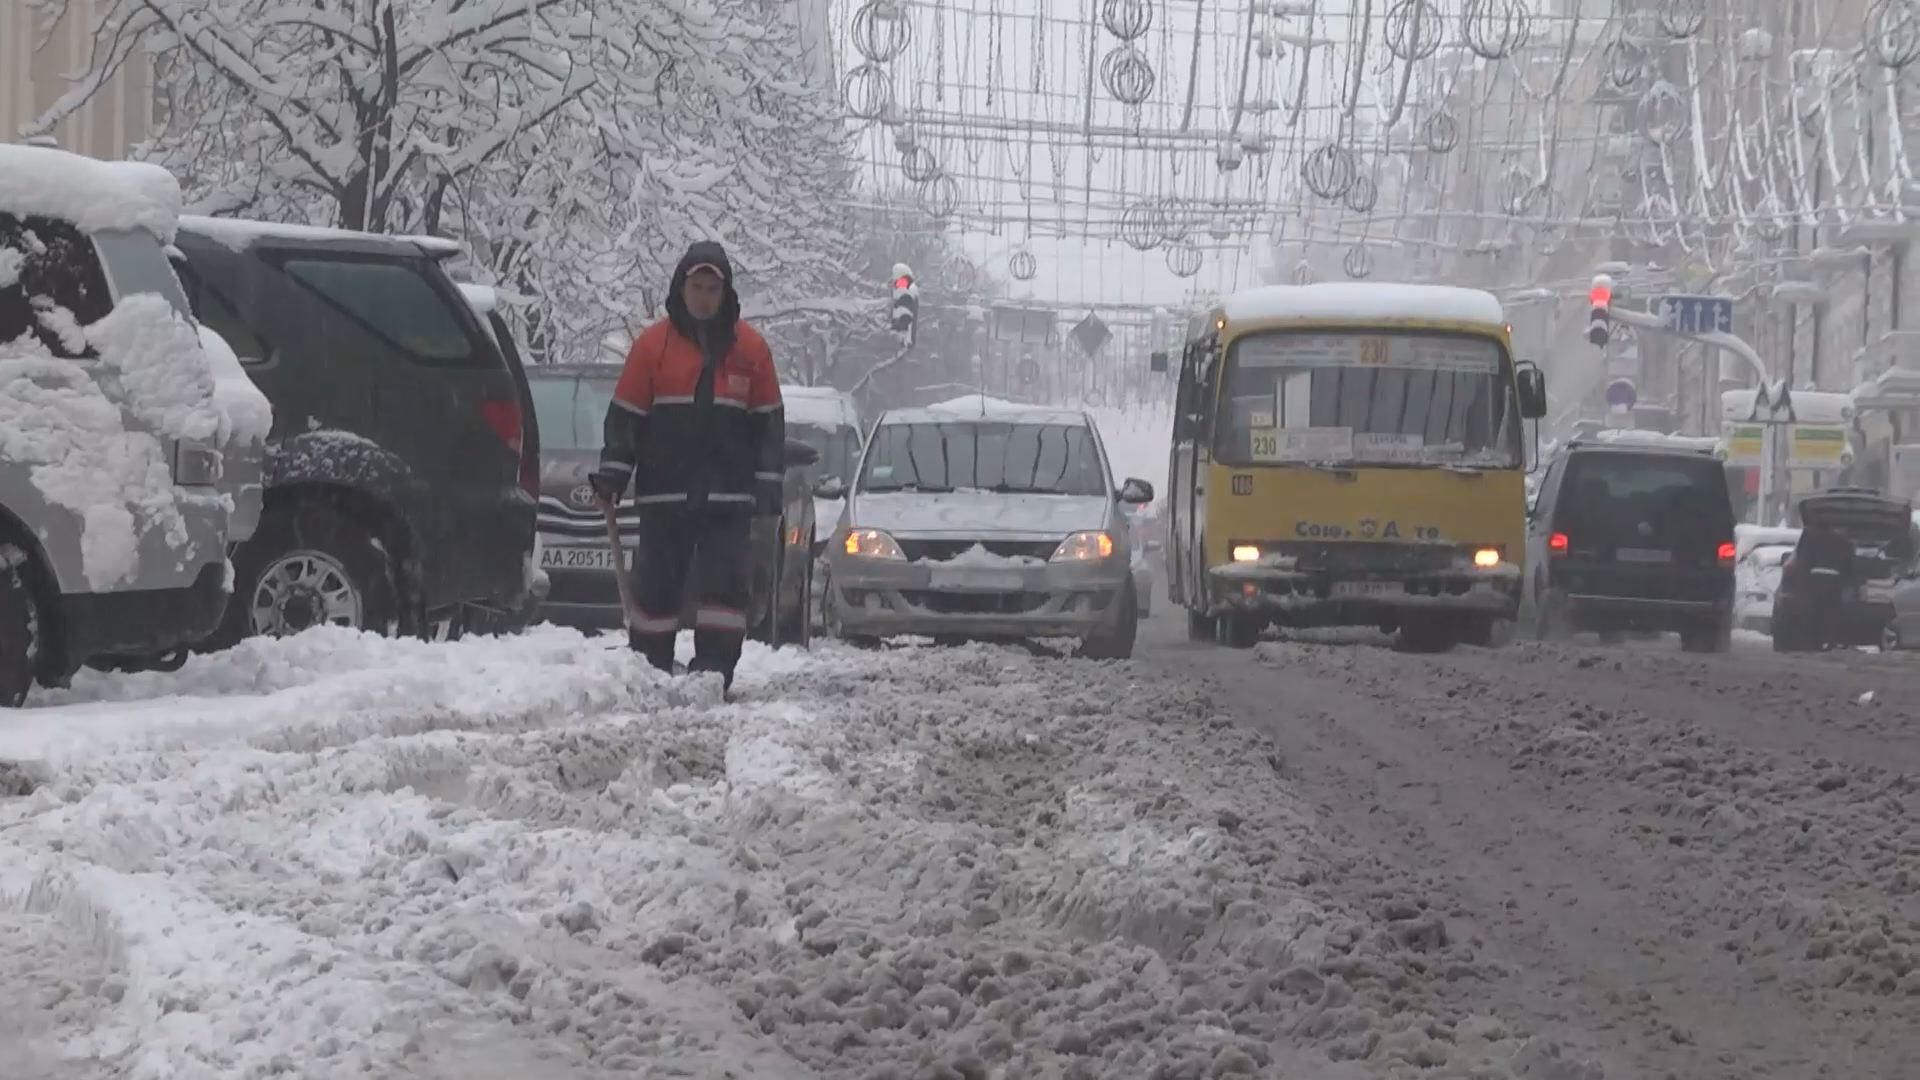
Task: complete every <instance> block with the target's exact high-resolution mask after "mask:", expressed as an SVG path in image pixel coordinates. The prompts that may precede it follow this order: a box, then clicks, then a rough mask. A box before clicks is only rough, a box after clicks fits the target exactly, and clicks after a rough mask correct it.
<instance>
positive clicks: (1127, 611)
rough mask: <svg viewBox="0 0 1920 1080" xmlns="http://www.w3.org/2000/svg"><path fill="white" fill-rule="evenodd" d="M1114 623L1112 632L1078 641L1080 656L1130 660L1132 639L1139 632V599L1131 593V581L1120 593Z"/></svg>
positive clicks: (1095, 658) (1097, 658)
mask: <svg viewBox="0 0 1920 1080" xmlns="http://www.w3.org/2000/svg"><path fill="white" fill-rule="evenodd" d="M1115 618H1116V620H1117V621H1116V625H1115V626H1114V628H1113V630H1112V632H1110V633H1106V634H1102V635H1100V636H1098V637H1090V638H1087V639H1086V640H1085V641H1083V642H1081V643H1080V656H1081V657H1082V658H1083V659H1086V660H1131V659H1132V658H1133V643H1134V639H1135V638H1137V637H1138V636H1139V633H1140V601H1139V598H1138V597H1136V596H1134V594H1133V583H1132V582H1131V581H1129V582H1128V583H1127V588H1126V591H1125V592H1123V593H1121V594H1120V614H1119V615H1118V616H1116V617H1115Z"/></svg>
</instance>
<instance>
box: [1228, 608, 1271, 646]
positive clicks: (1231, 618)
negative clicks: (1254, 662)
mask: <svg viewBox="0 0 1920 1080" xmlns="http://www.w3.org/2000/svg"><path fill="white" fill-rule="evenodd" d="M1263 629H1265V626H1264V624H1263V623H1262V622H1261V621H1260V619H1259V617H1257V616H1254V615H1249V614H1247V613H1246V612H1244V611H1232V612H1228V613H1227V614H1225V615H1222V616H1220V637H1221V641H1222V643H1223V644H1225V645H1226V647H1227V648H1229V649H1251V648H1253V647H1254V646H1255V645H1256V644H1258V643H1259V641H1260V631H1261V630H1263Z"/></svg>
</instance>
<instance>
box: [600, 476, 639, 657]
mask: <svg viewBox="0 0 1920 1080" xmlns="http://www.w3.org/2000/svg"><path fill="white" fill-rule="evenodd" d="M600 509H601V511H602V512H603V513H604V515H605V517H606V519H607V547H608V548H609V549H611V550H612V552H613V583H614V585H615V586H617V587H618V588H619V590H620V614H621V616H622V618H623V619H624V620H625V621H626V624H627V629H629V630H631V629H633V626H634V623H635V621H636V619H637V611H638V609H637V608H636V607H635V605H634V600H633V578H632V577H630V576H629V575H628V573H627V549H626V545H625V544H622V543H621V542H620V521H619V519H618V518H617V517H616V516H615V511H614V506H613V504H612V503H611V502H607V501H604V500H603V501H602V502H601V503H600Z"/></svg>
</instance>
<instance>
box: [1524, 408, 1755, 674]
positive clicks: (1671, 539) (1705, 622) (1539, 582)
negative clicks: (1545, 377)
mask: <svg viewBox="0 0 1920 1080" xmlns="http://www.w3.org/2000/svg"><path fill="white" fill-rule="evenodd" d="M1733 525H1734V521H1733V505H1732V501H1731V499H1730V497H1729V495H1728V491H1727V470H1726V467H1725V465H1723V464H1722V463H1721V461H1720V460H1719V459H1718V458H1716V457H1715V456H1713V454H1712V453H1711V452H1709V451H1705V450H1692V449H1680V448H1668V447H1660V446H1649V445H1638V444H1631V443H1623V444H1606V443H1589V442H1583V441H1578V440H1576V441H1574V442H1573V443H1571V444H1569V445H1568V447H1567V448H1566V449H1565V450H1564V451H1562V452H1561V454H1560V455H1559V456H1558V457H1556V458H1555V459H1554V460H1553V463H1552V464H1551V465H1549V466H1548V467H1547V473H1546V476H1545V477H1544V478H1543V479H1542V480H1541V482H1540V492H1539V497H1538V499H1537V501H1536V502H1535V504H1534V507H1533V509H1532V511H1531V512H1529V514H1528V515H1527V574H1528V583H1527V592H1528V594H1529V595H1530V597H1531V598H1532V602H1533V609H1534V617H1535V619H1536V620H1537V626H1538V629H1539V633H1540V636H1541V637H1545V638H1553V637H1560V636H1564V635H1565V634H1567V633H1570V632H1572V631H1575V630H1596V631H1599V632H1600V633H1601V634H1602V635H1607V636H1611V635H1614V634H1619V633H1622V632H1626V631H1655V632H1660V631H1670V632H1678V633H1679V634H1680V641H1681V645H1682V646H1683V647H1684V648H1686V649H1687V650H1688V651H1690V652H1724V651H1725V650H1726V649H1727V647H1728V644H1729V640H1730V638H1731V635H1732V630H1733V593H1734V589H1733V565H1734V555H1735V547H1734V539H1733Z"/></svg>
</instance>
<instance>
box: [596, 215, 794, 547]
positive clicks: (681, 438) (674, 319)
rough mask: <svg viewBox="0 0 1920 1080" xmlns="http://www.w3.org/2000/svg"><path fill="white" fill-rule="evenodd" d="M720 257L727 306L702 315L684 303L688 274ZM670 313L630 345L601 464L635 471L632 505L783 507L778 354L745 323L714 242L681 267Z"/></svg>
mask: <svg viewBox="0 0 1920 1080" xmlns="http://www.w3.org/2000/svg"><path fill="white" fill-rule="evenodd" d="M703 264H706V265H713V266H716V267H718V268H720V270H721V272H722V275H723V276H724V277H725V278H726V282H727V289H726V302H725V305H724V306H723V308H722V309H721V312H720V314H719V315H718V316H717V317H715V318H713V319H709V320H706V322H704V323H699V322H695V321H694V320H693V319H692V318H690V317H688V315H687V313H686V308H685V305H684V303H683V302H682V299H681V297H682V289H683V287H684V286H685V284H686V279H687V272H688V271H689V270H690V269H692V268H693V267H695V266H700V265H703ZM667 313H668V317H667V318H665V319H662V320H660V321H659V322H656V323H654V324H653V325H652V326H649V327H647V329H646V330H645V331H643V332H642V333H641V334H640V337H639V338H638V339H637V340H636V341H634V343H633V348H632V350H631V351H629V352H628V353H627V364H626V368H625V370H623V371H622V372H621V373H620V381H619V383H618V384H617V385H616V386H615V388H614V393H613V404H612V405H610V406H609V407H608V409H607V420H606V430H605V436H606V441H605V444H604V446H603V448H602V450H601V452H600V470H601V472H602V473H603V474H605V475H606V477H607V478H608V479H609V480H612V481H615V482H618V481H619V480H620V479H621V478H623V477H626V476H631V477H633V488H632V490H633V499H634V503H635V504H636V505H637V506H639V507H641V508H642V509H645V508H647V507H654V506H659V507H666V506H674V505H694V506H699V505H701V504H710V505H713V506H715V507H716V508H718V507H723V506H727V505H738V506H741V507H742V508H746V507H757V508H758V512H759V513H762V514H775V513H778V512H779V508H780V503H781V492H782V480H783V478H784V476H785V464H786V417H785V412H784V409H783V406H782V403H781V400H780V380H779V377H778V376H777V375H776V373H775V371H774V366H773V353H772V351H771V350H769V349H768V348H767V342H766V339H765V338H762V337H761V336H760V334H759V332H758V331H756V330H755V329H754V328H753V327H751V326H749V325H747V324H746V323H744V322H742V321H740V304H739V300H738V298H737V297H736V296H735V294H734V290H733V280H732V269H731V267H730V266H729V265H728V264H727V261H726V256H725V254H724V253H722V252H721V251H720V248H719V245H717V244H709V243H702V244H695V245H694V246H693V247H692V248H691V249H689V250H688V252H687V255H686V257H685V258H684V259H682V260H681V263H680V267H679V269H677V270H676V271H675V272H674V276H673V286H672V288H671V289H670V290H669V291H668V294H667Z"/></svg>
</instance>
